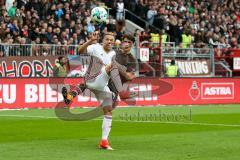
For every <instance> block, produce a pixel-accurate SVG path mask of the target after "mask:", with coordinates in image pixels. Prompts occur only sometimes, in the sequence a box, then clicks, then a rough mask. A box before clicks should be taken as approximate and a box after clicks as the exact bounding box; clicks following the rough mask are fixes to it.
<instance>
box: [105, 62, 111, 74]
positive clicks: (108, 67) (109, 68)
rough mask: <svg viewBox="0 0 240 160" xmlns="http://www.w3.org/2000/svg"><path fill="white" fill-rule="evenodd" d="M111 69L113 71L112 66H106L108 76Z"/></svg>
mask: <svg viewBox="0 0 240 160" xmlns="http://www.w3.org/2000/svg"><path fill="white" fill-rule="evenodd" d="M111 69H112V64H109V65H106V66H105V70H106V72H107V74H109V73H110V71H111Z"/></svg>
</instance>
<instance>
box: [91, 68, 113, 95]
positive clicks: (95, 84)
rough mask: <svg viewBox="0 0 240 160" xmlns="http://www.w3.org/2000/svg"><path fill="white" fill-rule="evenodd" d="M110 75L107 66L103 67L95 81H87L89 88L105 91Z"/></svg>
mask: <svg viewBox="0 0 240 160" xmlns="http://www.w3.org/2000/svg"><path fill="white" fill-rule="evenodd" d="M109 79H110V77H109V75H108V74H107V72H106V70H105V67H102V69H101V74H99V75H98V76H97V77H96V78H95V79H94V81H87V82H86V85H87V87H88V88H89V89H94V90H99V91H103V90H104V88H105V87H106V86H107V85H108V81H109Z"/></svg>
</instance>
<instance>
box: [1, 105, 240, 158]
mask: <svg viewBox="0 0 240 160" xmlns="http://www.w3.org/2000/svg"><path fill="white" fill-rule="evenodd" d="M190 108H191V120H190V119H189V117H190ZM85 111H86V109H74V110H73V112H76V113H77V112H85ZM139 113H140V115H141V116H146V115H148V116H149V115H151V114H155V113H161V114H162V115H163V114H165V115H183V116H185V118H183V119H180V120H175V119H171V118H170V119H165V118H163V119H161V120H160V119H140V121H139V120H138V119H131V120H130V118H129V116H130V115H132V116H133V115H137V114H139ZM126 115H127V116H126ZM101 124H102V121H101V118H99V119H96V120H91V121H86V122H79V121H69V122H67V121H62V120H59V119H57V118H56V117H55V115H54V111H53V110H48V109H42V110H40V109H31V110H18V111H16V110H13V111H0V159H4V160H16V159H18V160H48V159H49V160H57V159H63V160H65V159H67V160H83V159H84V160H99V159H104V160H119V159H126V160H136V159H137V160H147V159H150V160H159V159H161V160H169V159H171V160H186V159H190V160H227V159H229V160H235V159H236V160H238V159H239V157H240V153H239V150H240V138H239V135H240V106H239V105H217V106H214V105H212V106H211V105H209V106H193V107H189V106H188V107H184V106H183V107H144V108H140V107H139V108H138V107H136V108H119V109H116V110H115V111H114V117H113V128H112V131H111V135H110V141H111V142H112V147H113V148H114V149H115V150H114V151H104V150H99V149H97V145H98V142H99V139H100V137H101Z"/></svg>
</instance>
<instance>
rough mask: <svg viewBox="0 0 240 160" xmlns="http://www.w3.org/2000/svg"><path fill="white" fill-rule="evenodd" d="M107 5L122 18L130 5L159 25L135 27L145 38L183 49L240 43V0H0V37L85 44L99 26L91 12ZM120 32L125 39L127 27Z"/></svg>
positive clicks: (239, 45)
mask: <svg viewBox="0 0 240 160" xmlns="http://www.w3.org/2000/svg"><path fill="white" fill-rule="evenodd" d="M103 4H106V5H108V6H109V7H112V8H116V11H117V12H118V14H117V18H118V19H121V20H123V17H122V15H121V14H119V13H121V12H122V10H123V9H124V8H126V9H129V10H131V11H132V12H134V13H136V15H138V16H140V17H142V18H143V19H145V20H146V21H148V22H149V25H150V26H151V25H153V26H156V28H157V29H153V28H152V29H147V28H146V29H145V31H142V32H140V31H138V30H136V33H135V34H136V35H140V36H141V37H142V38H141V39H140V40H142V41H144V40H148V41H153V42H158V41H159V39H161V40H162V42H168V41H169V42H174V43H175V44H176V46H178V47H182V48H187V47H196V48H200V47H203V46H205V47H206V46H207V47H215V48H240V3H239V0H172V1H169V0H130V1H129V0H114V1H112V0H102V1H101V2H100V1H98V0H0V5H1V7H0V42H1V43H8V44H13V43H19V44H48V43H50V44H63V45H77V44H81V43H84V42H85V41H86V40H87V38H88V36H89V35H90V34H91V33H92V32H93V31H94V30H95V27H94V25H93V23H91V19H90V11H91V9H92V8H94V7H95V6H98V5H103ZM119 17H120V18H119ZM112 28H114V27H112ZM107 29H108V28H107V27H106V26H103V28H102V30H103V31H107ZM158 29H159V30H158ZM121 31H122V30H121ZM116 32H117V38H118V39H120V38H121V35H122V32H121V33H119V32H118V31H116ZM159 34H161V35H162V37H161V38H160V36H159ZM0 49H1V46H0Z"/></svg>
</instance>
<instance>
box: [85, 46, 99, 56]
mask: <svg viewBox="0 0 240 160" xmlns="http://www.w3.org/2000/svg"><path fill="white" fill-rule="evenodd" d="M96 48H97V44H92V45H90V46H88V47H87V54H88V55H90V56H93V55H94V53H95V52H96Z"/></svg>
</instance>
